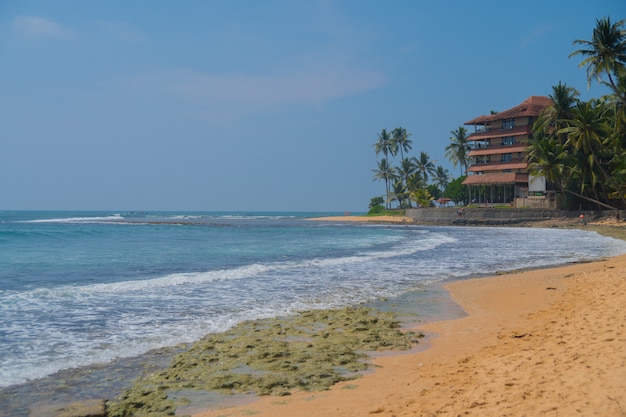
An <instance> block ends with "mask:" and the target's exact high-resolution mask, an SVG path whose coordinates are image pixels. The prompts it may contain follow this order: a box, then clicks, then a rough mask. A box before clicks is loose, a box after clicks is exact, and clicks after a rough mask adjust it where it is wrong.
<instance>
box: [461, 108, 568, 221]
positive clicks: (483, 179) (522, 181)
mask: <svg viewBox="0 0 626 417" xmlns="http://www.w3.org/2000/svg"><path fill="white" fill-rule="evenodd" d="M551 103H552V100H551V99H550V98H548V97H544V96H532V97H529V98H528V99H526V100H525V101H524V102H522V103H521V104H519V105H518V106H515V107H513V108H511V109H508V110H505V111H502V112H498V113H495V114H491V115H486V116H479V117H476V118H474V119H472V120H470V121H467V122H465V125H470V126H474V132H473V133H471V134H470V135H469V137H468V138H467V141H468V142H469V143H470V147H471V150H470V152H469V154H468V156H469V158H470V160H471V162H472V163H471V165H470V166H469V168H468V170H467V171H468V176H467V178H466V179H465V181H464V182H463V184H465V185H467V186H468V187H469V193H470V200H471V201H472V203H477V204H479V205H481V204H509V205H511V206H512V207H532V208H546V209H549V208H556V207H558V206H557V199H556V198H554V195H552V196H551V195H550V194H549V193H547V192H546V189H545V180H543V178H541V177H533V178H532V181H533V182H534V183H536V184H544V187H543V188H542V189H539V188H537V187H536V184H529V174H528V163H527V162H526V148H527V146H528V139H529V138H530V137H531V136H532V125H533V123H534V122H535V120H536V119H537V117H538V116H539V114H540V113H541V112H542V111H543V109H545V108H546V107H548V106H549V105H550V104H551ZM529 185H531V186H530V187H529ZM542 200H543V201H542Z"/></svg>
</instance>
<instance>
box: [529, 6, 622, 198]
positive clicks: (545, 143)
mask: <svg viewBox="0 0 626 417" xmlns="http://www.w3.org/2000/svg"><path fill="white" fill-rule="evenodd" d="M625 24H626V20H620V21H618V22H615V23H613V22H611V20H610V18H608V17H607V18H603V19H598V20H597V21H596V27H595V28H594V30H593V34H592V38H591V40H590V41H586V40H575V41H574V44H575V45H583V46H584V49H579V50H576V51H574V52H572V53H571V54H570V57H574V56H582V57H584V59H583V60H582V61H581V63H580V65H579V66H580V67H585V68H586V70H587V83H588V85H589V84H590V83H591V82H592V81H593V80H595V81H597V82H599V83H600V84H602V85H605V86H607V87H608V88H609V91H610V93H609V94H607V95H605V96H602V97H600V98H593V99H590V100H588V101H582V100H580V99H579V92H578V91H577V90H576V89H575V88H573V87H570V86H567V85H566V84H564V83H562V82H559V83H558V84H557V85H556V86H553V87H552V94H551V95H550V96H549V97H550V99H551V100H552V105H551V106H549V107H547V108H546V109H545V110H544V111H543V112H542V113H541V115H540V116H539V118H538V120H537V122H536V123H535V124H534V126H533V137H532V139H531V140H530V143H529V147H528V152H527V161H528V162H529V171H530V172H531V173H532V174H536V175H543V176H545V178H546V180H547V181H548V182H549V183H551V184H552V185H553V186H554V187H556V188H557V189H558V190H560V191H561V192H562V193H563V195H564V196H565V197H566V200H565V203H566V208H570V209H578V208H582V207H584V208H614V207H616V206H617V207H626V29H625V27H624V26H625Z"/></svg>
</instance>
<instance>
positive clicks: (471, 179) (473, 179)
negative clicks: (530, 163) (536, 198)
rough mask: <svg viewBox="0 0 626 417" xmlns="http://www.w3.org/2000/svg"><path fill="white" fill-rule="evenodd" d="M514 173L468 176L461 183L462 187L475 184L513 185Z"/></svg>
mask: <svg viewBox="0 0 626 417" xmlns="http://www.w3.org/2000/svg"><path fill="white" fill-rule="evenodd" d="M514 183H515V172H503V173H499V174H484V175H468V176H467V178H465V180H464V181H463V184H464V185H476V184H514Z"/></svg>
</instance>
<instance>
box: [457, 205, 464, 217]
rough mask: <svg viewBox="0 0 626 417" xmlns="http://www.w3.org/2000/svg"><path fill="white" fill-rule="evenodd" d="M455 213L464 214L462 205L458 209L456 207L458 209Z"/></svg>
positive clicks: (460, 215) (461, 215)
mask: <svg viewBox="0 0 626 417" xmlns="http://www.w3.org/2000/svg"><path fill="white" fill-rule="evenodd" d="M456 214H457V215H458V216H459V217H463V215H464V214H465V209H464V208H463V207H461V208H460V209H458V210H457V211H456Z"/></svg>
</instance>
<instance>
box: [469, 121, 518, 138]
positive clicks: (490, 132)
mask: <svg viewBox="0 0 626 417" xmlns="http://www.w3.org/2000/svg"><path fill="white" fill-rule="evenodd" d="M529 133H530V126H529V125H525V126H517V127H513V128H510V129H493V128H491V129H485V130H481V131H477V132H474V133H472V134H471V135H469V136H468V137H467V140H468V142H469V141H483V140H486V139H495V138H503V137H505V136H523V135H528V134H529Z"/></svg>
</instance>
